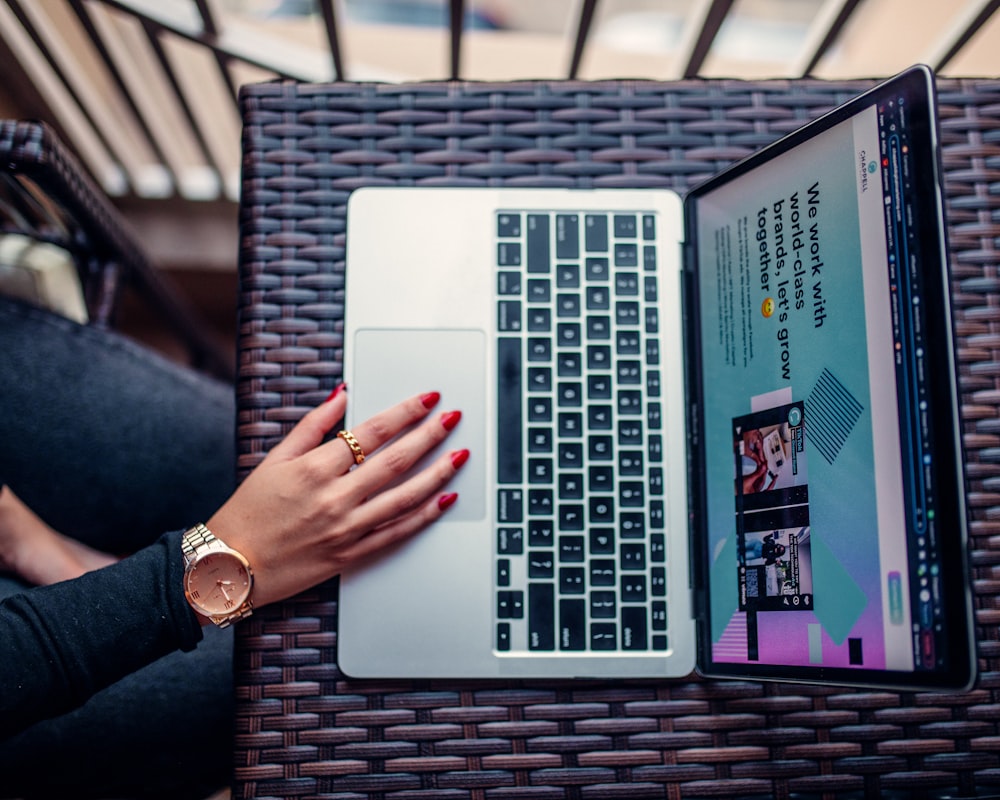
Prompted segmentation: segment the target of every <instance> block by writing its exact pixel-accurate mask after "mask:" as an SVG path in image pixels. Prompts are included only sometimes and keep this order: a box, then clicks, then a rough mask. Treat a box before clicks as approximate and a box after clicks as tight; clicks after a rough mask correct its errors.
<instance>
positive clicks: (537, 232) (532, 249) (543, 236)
mask: <svg viewBox="0 0 1000 800" xmlns="http://www.w3.org/2000/svg"><path fill="white" fill-rule="evenodd" d="M527 248H528V272H548V271H549V261H550V257H549V256H550V251H549V217H548V215H547V214H528V231H527Z"/></svg>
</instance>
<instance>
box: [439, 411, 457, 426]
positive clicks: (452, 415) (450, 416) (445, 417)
mask: <svg viewBox="0 0 1000 800" xmlns="http://www.w3.org/2000/svg"><path fill="white" fill-rule="evenodd" d="M461 418H462V412H461V411H449V412H448V413H447V414H442V415H441V424H442V425H444V429H445V430H446V431H450V430H451V429H452V428H454V427H455V426H456V425H458V421H459V420H460V419H461Z"/></svg>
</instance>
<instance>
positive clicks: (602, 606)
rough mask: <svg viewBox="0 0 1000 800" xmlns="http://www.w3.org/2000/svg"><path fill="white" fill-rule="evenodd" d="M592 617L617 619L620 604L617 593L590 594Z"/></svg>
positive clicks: (601, 591)
mask: <svg viewBox="0 0 1000 800" xmlns="http://www.w3.org/2000/svg"><path fill="white" fill-rule="evenodd" d="M590 616H591V618H592V619H617V618H618V604H617V603H616V602H615V593H614V592H607V591H603V590H597V591H593V592H591V593H590Z"/></svg>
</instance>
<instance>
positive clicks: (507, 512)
mask: <svg viewBox="0 0 1000 800" xmlns="http://www.w3.org/2000/svg"><path fill="white" fill-rule="evenodd" d="M523 520H524V495H523V493H522V492H521V490H520V489H498V490H497V522H521V521H523Z"/></svg>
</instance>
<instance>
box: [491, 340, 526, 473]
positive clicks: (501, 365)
mask: <svg viewBox="0 0 1000 800" xmlns="http://www.w3.org/2000/svg"><path fill="white" fill-rule="evenodd" d="M497 379H498V380H497V398H498V402H497V424H498V426H499V427H498V430H499V431H500V436H498V437H497V476H498V478H499V480H500V483H520V482H521V478H522V476H523V460H522V457H521V453H522V449H523V445H522V440H521V436H522V433H521V431H522V429H523V427H524V424H523V420H522V414H521V394H522V391H523V385H522V377H521V340H520V339H515V338H513V337H507V336H502V337H500V338H499V339H497Z"/></svg>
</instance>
